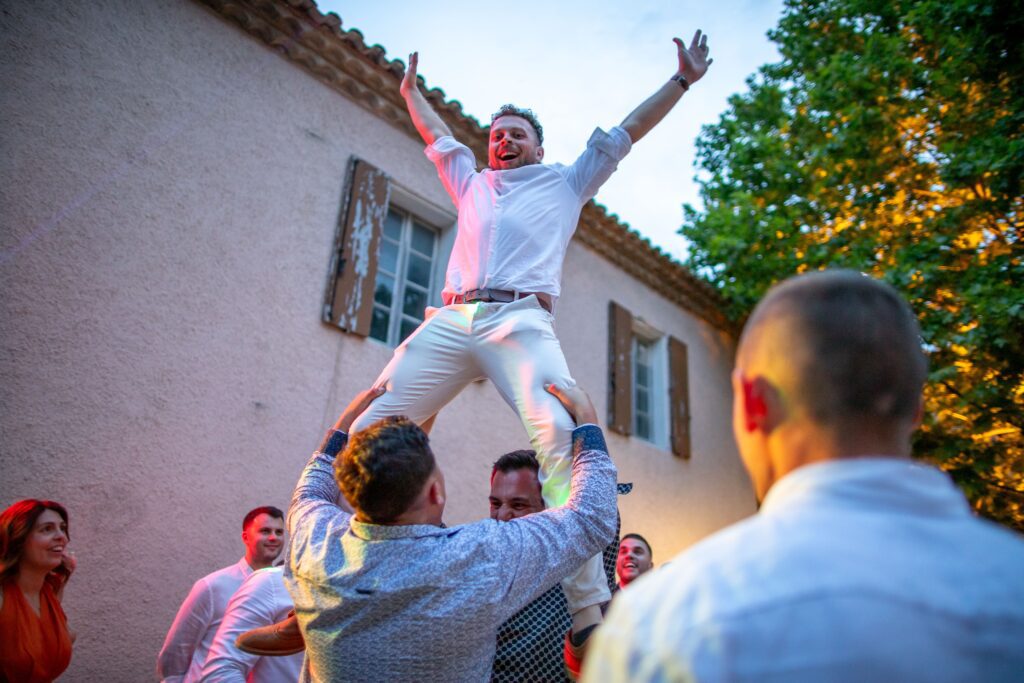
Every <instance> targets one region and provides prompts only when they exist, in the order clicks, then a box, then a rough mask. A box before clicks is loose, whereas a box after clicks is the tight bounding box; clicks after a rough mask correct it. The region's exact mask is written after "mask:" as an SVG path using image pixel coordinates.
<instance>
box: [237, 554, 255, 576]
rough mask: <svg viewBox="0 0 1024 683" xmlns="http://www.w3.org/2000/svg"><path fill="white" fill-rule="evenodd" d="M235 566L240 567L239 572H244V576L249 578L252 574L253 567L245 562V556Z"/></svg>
mask: <svg viewBox="0 0 1024 683" xmlns="http://www.w3.org/2000/svg"><path fill="white" fill-rule="evenodd" d="M235 566H236V567H238V571H240V572H242V576H249V574H252V567H250V566H249V563H248V562H246V561H245V555H242V559H240V560H239V561H238V564H236V565H235Z"/></svg>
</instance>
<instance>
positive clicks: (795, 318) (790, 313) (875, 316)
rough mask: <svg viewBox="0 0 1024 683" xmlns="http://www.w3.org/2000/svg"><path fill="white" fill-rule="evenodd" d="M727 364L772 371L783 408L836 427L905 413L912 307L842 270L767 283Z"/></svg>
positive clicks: (916, 397)
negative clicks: (770, 285) (733, 360)
mask: <svg viewBox="0 0 1024 683" xmlns="http://www.w3.org/2000/svg"><path fill="white" fill-rule="evenodd" d="M737 365H738V367H739V368H740V369H741V371H743V372H747V373H752V372H764V373H765V374H766V375H767V376H768V377H770V378H772V379H773V380H774V381H775V382H776V383H777V386H778V388H779V390H780V391H781V392H782V399H783V401H784V403H785V404H786V405H787V407H788V408H789V409H790V410H794V411H798V412H799V413H800V414H801V415H802V416H805V417H807V418H809V419H810V420H812V421H813V422H815V423H817V424H819V425H822V426H830V427H835V428H838V429H844V428H855V429H856V428H862V427H864V426H865V425H867V426H870V427H874V428H880V429H886V428H888V427H895V426H897V425H900V424H905V423H906V422H912V421H913V420H914V419H915V418H916V416H917V414H918V410H919V406H920V401H921V390H922V388H923V386H924V381H925V378H926V375H927V361H926V360H925V356H924V353H923V351H922V349H921V337H920V329H919V327H918V324H917V319H916V318H915V317H914V314H913V311H911V310H910V307H909V306H908V305H907V303H906V302H905V301H904V300H903V298H902V297H901V296H900V295H899V293H898V292H896V290H895V289H893V288H892V287H890V286H889V285H887V284H885V283H883V282H880V281H878V280H875V279H872V278H869V277H866V276H864V275H861V274H860V273H857V272H855V271H849V270H830V271H821V272H816V273H810V274H807V275H801V276H798V277H795V278H791V279H789V280H786V281H785V282H783V283H781V284H779V285H777V286H776V287H774V288H772V290H771V291H769V293H768V294H767V295H766V296H765V298H764V299H763V300H762V301H761V303H760V304H759V305H758V306H757V308H755V309H754V313H753V314H752V315H751V317H750V320H749V322H748V323H747V326H746V329H745V330H744V333H743V336H742V338H741V341H740V350H739V354H738V358H737Z"/></svg>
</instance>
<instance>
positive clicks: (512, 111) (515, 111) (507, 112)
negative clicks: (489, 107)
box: [491, 104, 544, 145]
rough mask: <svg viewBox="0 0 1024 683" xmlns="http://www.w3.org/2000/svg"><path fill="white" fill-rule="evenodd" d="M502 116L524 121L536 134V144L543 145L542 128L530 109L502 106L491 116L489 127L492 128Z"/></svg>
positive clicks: (512, 105) (510, 105) (509, 105)
mask: <svg viewBox="0 0 1024 683" xmlns="http://www.w3.org/2000/svg"><path fill="white" fill-rule="evenodd" d="M502 116H518V117H520V118H523V119H526V120H527V122H528V123H529V124H530V125H531V126H533V132H535V133H536V134H537V144H540V145H543V144H544V128H543V126H541V125H540V121H538V120H537V115H536V114H534V113H533V110H532V109H523V108H522V107H517V106H516V105H514V104H503V105H501V107H500V108H499V109H498V111H496V112H494V113H493V114H492V115H491V125H492V126H493V125H494V122H495V121H497V120H498V119H500V118H501V117H502Z"/></svg>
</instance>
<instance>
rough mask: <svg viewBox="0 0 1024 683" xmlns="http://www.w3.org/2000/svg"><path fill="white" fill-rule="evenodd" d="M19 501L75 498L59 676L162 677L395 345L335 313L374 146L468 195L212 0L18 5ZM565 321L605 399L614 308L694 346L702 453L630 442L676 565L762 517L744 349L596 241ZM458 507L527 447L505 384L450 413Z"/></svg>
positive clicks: (11, 255)
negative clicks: (170, 641) (198, 590)
mask: <svg viewBox="0 0 1024 683" xmlns="http://www.w3.org/2000/svg"><path fill="white" fill-rule="evenodd" d="M0 47H2V51H3V52H2V53H3V54H4V60H3V63H2V65H0V119H2V121H3V126H2V129H0V136H2V137H0V249H2V255H0V291H2V292H3V295H2V297H0V331H2V344H0V373H2V380H0V505H3V506H6V505H8V504H10V503H11V502H13V501H14V500H17V499H19V498H24V497H45V498H53V499H56V500H59V501H61V502H63V503H65V504H66V505H67V506H68V508H69V510H70V513H71V535H72V547H73V548H75V550H76V552H77V555H78V557H79V570H78V572H77V573H76V575H75V577H74V579H73V580H72V583H71V584H70V585H69V588H68V591H67V595H66V598H65V607H66V611H67V613H68V615H69V618H70V621H71V625H72V628H73V629H74V630H75V631H76V632H77V635H78V640H77V642H76V644H75V653H74V657H73V659H72V663H71V667H70V668H69V669H68V672H67V673H66V674H65V676H64V678H63V679H62V680H68V681H100V680H103V681H140V680H147V679H151V678H153V673H152V672H153V668H154V660H155V656H156V652H157V650H158V649H159V647H160V644H161V642H162V639H163V636H164V633H165V631H166V629H167V627H168V626H169V624H170V622H171V620H172V618H173V615H174V612H175V610H176V609H177V606H178V604H179V602H180V601H181V599H182V598H183V597H184V595H185V594H186V593H187V591H188V589H189V587H190V585H191V583H192V582H193V581H194V580H195V579H196V578H198V577H200V576H202V575H204V574H206V573H208V572H210V571H212V570H214V569H217V568H220V567H222V566H225V565H227V564H229V563H232V562H234V561H236V560H237V559H238V558H239V557H240V556H241V554H242V545H241V542H240V539H239V535H240V531H241V529H240V525H241V518H242V515H243V514H244V513H245V511H246V510H248V509H250V508H252V507H254V506H257V505H263V504H275V505H278V506H280V507H285V506H286V505H287V501H288V498H289V495H290V492H291V487H292V485H293V484H294V482H295V480H296V478H297V476H298V473H299V471H300V469H301V467H302V465H303V464H304V462H305V460H306V458H307V457H308V455H309V454H310V452H311V451H312V449H313V448H314V447H315V446H316V445H317V443H318V442H319V440H320V437H321V435H322V432H323V430H324V429H326V427H327V426H329V425H330V424H331V423H332V422H333V421H334V419H335V417H336V415H337V412H338V411H339V410H340V408H341V407H342V406H343V405H344V404H345V403H347V401H348V400H349V398H351V396H352V395H354V393H355V392H356V391H358V390H359V389H361V388H364V387H366V386H368V385H369V384H370V382H371V381H372V380H373V379H374V377H375V376H376V374H377V372H378V371H379V370H380V368H382V367H383V366H384V364H385V362H386V361H387V360H388V358H389V357H390V350H389V349H388V348H386V347H385V346H383V345H381V344H379V343H377V342H374V341H372V340H364V339H360V338H356V337H352V336H349V335H345V334H343V333H340V332H339V331H337V330H335V329H331V328H329V327H327V326H325V325H323V324H322V323H321V322H320V316H321V306H322V302H323V292H324V287H325V284H326V277H327V274H326V271H327V266H328V263H329V260H330V249H331V245H332V242H333V239H334V232H335V226H336V223H337V219H338V211H339V207H340V200H341V194H342V191H343V186H344V180H345V171H346V165H347V162H348V159H349V157H350V156H351V155H357V156H360V157H362V158H365V159H367V160H368V161H370V162H371V163H373V164H374V165H376V166H378V167H379V168H382V169H384V170H386V171H387V172H388V173H390V174H391V175H392V177H393V179H394V180H395V182H397V183H400V184H401V185H402V186H403V187H405V188H406V189H408V190H411V191H412V192H414V193H416V194H418V195H419V196H420V197H422V198H424V199H425V200H427V201H428V202H431V203H433V204H435V205H436V206H437V207H439V208H441V209H446V208H447V209H449V210H450V208H451V205H450V202H449V200H448V198H447V196H446V195H445V194H444V191H443V189H442V188H441V185H440V183H439V182H438V181H437V178H436V175H435V173H434V169H433V167H432V166H431V165H430V163H429V162H428V161H427V160H426V158H425V157H424V156H423V154H422V145H421V144H420V143H419V142H418V141H416V140H413V139H411V138H410V137H408V136H407V135H405V134H404V133H401V132H399V131H397V130H396V129H394V128H392V127H390V126H389V125H388V124H386V123H385V122H383V121H381V120H378V119H377V118H375V117H374V115H372V114H371V113H369V112H368V111H366V110H364V109H362V108H360V107H359V106H357V105H355V104H353V103H352V102H350V101H348V100H346V99H345V98H343V97H342V96H341V95H339V94H337V93H336V92H334V91H332V90H329V89H328V88H326V87H324V86H323V85H321V84H320V83H319V82H317V81H316V80H314V79H313V78H311V77H310V76H309V75H307V74H306V73H305V72H303V71H301V70H299V69H297V68H296V67H295V66H293V65H292V64H290V63H289V62H287V61H286V60H284V59H282V58H281V57H280V56H278V55H277V54H276V53H275V52H274V51H272V50H270V49H268V48H266V47H265V46H263V45H262V44H260V43H258V42H256V41H254V40H253V39H252V38H250V37H249V36H247V35H246V34H244V33H243V32H242V31H240V30H239V29H238V28H237V27H235V26H233V25H231V24H228V23H227V22H225V21H224V20H223V19H221V18H220V17H218V16H216V15H215V14H213V13H212V12H211V11H209V10H207V9H206V8H205V7H203V6H201V5H199V4H196V3H193V2H189V1H187V0H146V1H145V2H138V1H135V0H94V1H93V2H89V3H79V2H72V3H66V2H56V1H55V0H50V1H37V2H31V3H28V2H5V3H3V4H2V6H0ZM563 290H564V291H563V297H562V300H561V302H560V304H559V310H558V323H557V331H558V334H559V336H560V338H561V339H562V341H563V347H564V349H565V351H566V355H567V356H568V359H569V365H570V368H571V369H572V371H573V372H574V373H575V375H576V376H577V379H578V381H579V382H580V383H581V384H582V385H584V386H585V387H586V388H587V389H588V390H590V392H591V394H592V395H593V397H594V400H595V403H596V404H597V405H598V410H599V412H600V413H601V414H602V415H603V414H605V410H606V402H605V393H606V390H607V376H606V372H607V358H606V355H607V319H606V315H607V302H608V300H609V299H610V298H612V296H613V293H614V298H615V299H616V300H617V301H619V302H620V303H622V304H623V305H626V306H627V307H629V308H630V309H631V310H632V311H633V312H634V314H636V315H641V316H643V317H644V319H645V320H648V321H649V322H650V323H651V324H653V325H656V326H658V327H659V329H661V330H663V331H664V332H666V333H669V334H673V335H674V336H676V337H678V338H680V339H682V340H683V341H685V342H686V343H687V344H688V345H689V350H690V366H691V380H690V381H691V385H690V386H691V395H692V396H693V409H692V413H693V458H692V459H691V460H690V461H688V462H684V461H680V460H678V459H676V458H674V457H673V456H672V455H671V454H670V453H668V452H667V451H663V450H661V449H657V448H654V447H652V446H649V445H646V444H643V443H641V442H637V441H636V440H631V439H624V438H621V437H618V436H615V435H613V436H611V437H610V444H611V447H612V450H613V452H614V457H615V459H616V462H617V463H618V465H619V467H620V471H621V472H622V477H621V478H622V480H623V481H633V482H634V483H635V484H636V486H637V488H636V491H635V493H634V494H632V495H631V496H629V497H627V498H625V499H623V502H622V515H623V526H624V529H625V530H627V531H640V532H641V533H643V534H645V535H646V536H647V537H648V538H649V539H650V540H651V541H652V543H653V544H654V547H655V553H656V559H658V560H659V561H661V560H665V559H667V558H668V557H669V556H671V555H672V554H675V553H676V552H678V551H679V550H681V549H683V548H684V547H686V546H687V545H689V544H690V543H692V542H693V541H695V540H697V539H699V538H701V537H702V536H704V535H706V534H708V533H710V532H711V531H713V530H715V529H717V528H720V527H721V526H723V525H725V524H728V523H730V522H732V521H735V520H736V519H739V518H741V517H742V516H744V515H747V514H749V513H750V512H752V511H753V498H752V495H751V493H750V489H749V484H748V483H747V480H746V477H745V475H744V474H743V471H742V468H741V466H740V463H739V460H738V457H737V455H736V452H735V447H734V446H733V445H732V441H731V438H730V436H729V415H728V413H729V405H730V396H729V385H728V375H729V370H730V366H731V358H732V342H731V341H730V340H729V339H727V338H725V337H723V336H722V335H721V334H720V333H717V332H715V331H714V330H713V329H712V328H710V327H709V326H708V325H706V324H704V323H702V322H700V321H697V320H696V319H694V318H693V317H691V316H689V315H687V314H685V313H684V312H683V311H682V310H681V309H679V308H678V307H676V306H674V305H672V304H670V303H668V302H667V301H665V300H663V299H661V298H660V297H657V296H654V295H652V294H651V293H650V291H649V290H647V289H646V288H645V287H643V286H642V285H641V284H640V283H638V282H637V281H635V280H633V279H632V278H630V277H628V276H626V275H625V274H623V273H622V272H621V271H619V270H618V269H616V268H615V267H614V266H612V265H611V264H609V263H608V262H607V261H605V260H603V259H602V258H600V257H599V256H597V255H596V254H595V253H593V252H591V251H589V250H587V249H586V248H584V247H581V246H579V245H578V244H575V243H574V245H573V246H572V247H571V249H570V251H569V255H568V258H567V261H566V266H565V277H564V287H563ZM433 440H434V444H435V450H436V452H437V453H438V455H439V458H440V461H441V465H442V467H443V468H444V469H445V471H446V475H447V479H448V487H449V497H450V506H449V511H448V515H447V516H448V520H449V523H459V522H465V521H471V520H473V519H476V518H479V517H482V516H483V515H485V514H486V511H487V504H486V492H487V489H486V487H487V479H488V474H489V467H490V462H491V461H493V459H494V458H495V457H496V456H497V455H499V454H500V453H502V452H504V451H506V450H511V449H513V448H521V447H524V446H525V443H526V439H525V435H524V433H523V432H522V430H521V428H520V426H519V425H518V422H517V420H516V418H515V417H514V416H513V415H512V413H511V412H510V411H509V410H508V408H507V407H506V406H505V405H504V404H503V403H502V402H501V400H500V398H499V397H498V396H497V394H496V392H494V390H493V389H492V388H491V387H490V386H489V385H488V384H486V383H481V384H475V385H473V386H471V387H469V388H468V389H467V390H466V392H464V393H463V395H461V396H460V397H459V398H458V399H456V401H455V402H454V403H452V404H451V406H450V407H449V408H448V409H446V410H445V411H444V412H443V413H442V414H441V416H440V418H439V419H438V421H437V424H436V426H435V429H434V439H433Z"/></svg>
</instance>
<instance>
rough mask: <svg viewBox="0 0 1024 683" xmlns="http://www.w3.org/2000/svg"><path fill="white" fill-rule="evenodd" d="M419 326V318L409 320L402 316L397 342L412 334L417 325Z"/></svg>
mask: <svg viewBox="0 0 1024 683" xmlns="http://www.w3.org/2000/svg"><path fill="white" fill-rule="evenodd" d="M419 326H420V321H419V320H409V319H408V318H404V317H403V318H402V329H401V330H399V337H398V343H399V344H401V343H402V342H403V341H405V338H406V337H408V336H409V335H410V334H412V333H413V332H414V331H415V330H416V328H417V327H419Z"/></svg>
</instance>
